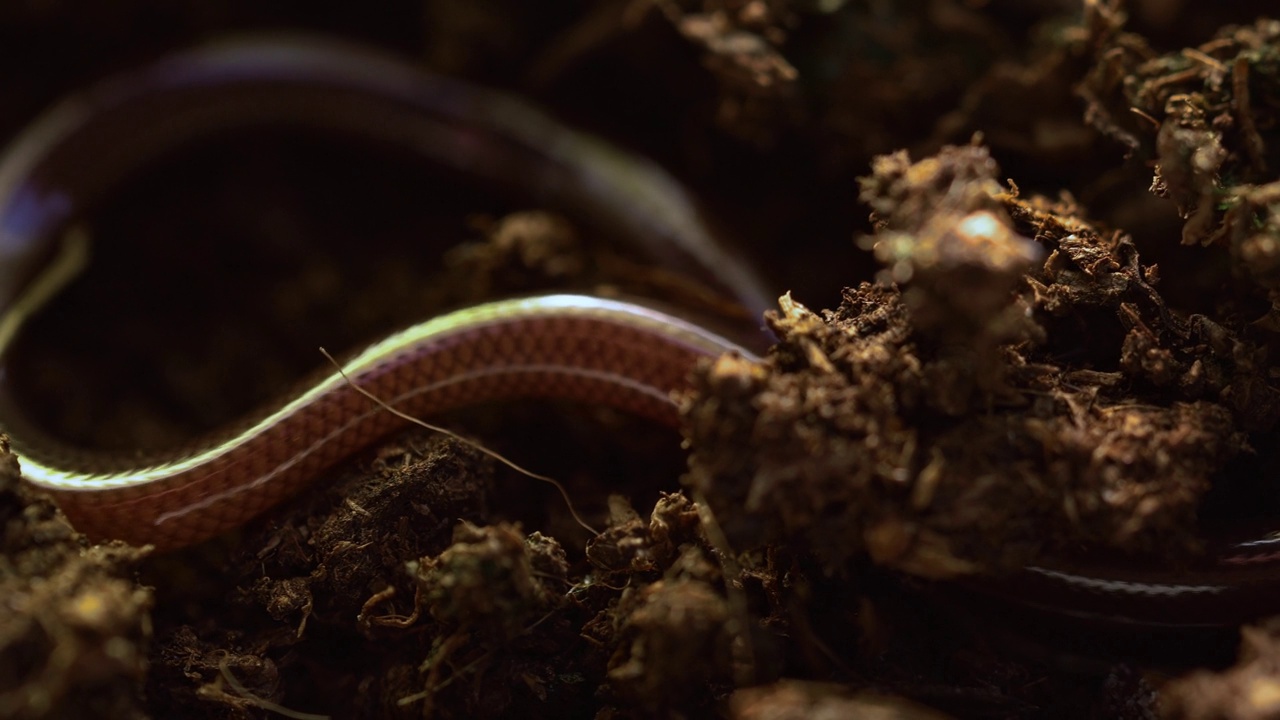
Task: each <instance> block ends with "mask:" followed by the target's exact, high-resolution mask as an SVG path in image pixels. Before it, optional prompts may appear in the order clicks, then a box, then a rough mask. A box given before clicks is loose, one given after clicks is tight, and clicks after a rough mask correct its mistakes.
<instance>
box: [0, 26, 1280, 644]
mask: <svg viewBox="0 0 1280 720" xmlns="http://www.w3.org/2000/svg"><path fill="white" fill-rule="evenodd" d="M262 125H273V126H283V127H292V126H298V127H305V128H308V129H319V130H325V131H331V132H334V133H339V134H345V135H350V136H356V137H359V138H364V139H371V140H374V141H377V142H382V143H385V144H391V145H393V146H395V147H397V148H401V149H403V150H404V151H405V152H407V153H412V154H416V155H420V156H422V157H423V158H424V159H425V160H427V161H430V162H434V163H438V164H440V165H443V166H445V167H449V168H452V169H454V170H456V171H458V172H460V173H463V174H465V175H467V176H469V177H474V178H478V179H482V180H484V181H487V182H489V183H491V184H493V185H497V186H501V187H503V188H505V189H507V190H512V191H516V192H518V193H521V194H523V195H524V196H526V197H527V198H528V199H530V200H533V201H535V202H537V203H539V204H540V205H545V206H550V207H555V208H557V209H562V210H565V211H567V212H568V213H570V214H571V215H572V216H574V217H575V218H576V219H579V220H582V221H585V222H587V223H590V224H593V225H594V226H596V227H599V228H604V229H607V230H608V231H609V232H610V233H611V234H612V235H614V236H616V237H618V238H620V240H622V241H624V242H628V243H630V244H631V245H633V246H635V247H636V248H638V249H641V250H643V251H645V252H648V253H649V254H650V255H651V256H652V257H653V258H654V259H655V260H656V261H658V262H662V263H665V264H669V265H675V266H679V267H681V268H683V269H685V270H691V271H693V272H696V273H700V275H701V277H703V278H704V279H706V280H707V282H708V283H709V284H711V285H712V286H713V287H714V289H716V290H718V291H720V292H721V293H722V294H725V295H728V296H731V297H733V298H735V299H736V300H737V302H738V303H740V304H741V305H742V306H743V307H744V308H745V309H746V310H747V311H748V312H749V313H750V314H751V315H752V316H754V317H759V314H760V312H762V311H763V310H764V309H765V308H766V307H768V306H769V305H770V304H771V303H770V301H769V299H770V296H771V295H770V293H769V292H767V291H766V290H765V289H764V288H765V284H764V283H762V282H761V281H760V280H758V279H757V276H756V274H755V273H754V272H752V271H751V269H750V268H749V267H748V266H747V265H746V263H744V262H743V261H742V260H740V259H739V258H738V256H737V255H735V254H734V253H732V252H730V251H728V250H727V249H725V248H724V247H723V246H722V245H721V244H720V243H719V242H718V241H717V239H716V237H717V236H716V234H715V233H714V232H713V231H712V229H711V228H710V223H709V221H708V220H707V218H706V217H704V215H703V214H702V213H701V212H700V211H699V210H698V207H697V204H696V203H695V202H694V201H693V200H692V199H691V198H690V196H689V195H688V193H687V192H685V191H684V190H683V189H682V188H681V187H680V185H679V184H678V183H676V182H675V181H674V180H673V179H672V178H671V177H670V176H669V175H668V174H667V173H665V172H664V171H662V170H661V169H660V168H658V167H657V166H656V165H654V164H652V163H650V162H647V161H645V160H643V159H641V158H636V157H634V156H631V155H629V154H627V153H625V152H622V151H620V150H618V149H617V148H615V147H613V146H610V145H608V144H606V143H604V142H602V141H600V140H597V139H594V138H591V137H589V136H585V135H582V134H580V133H578V132H575V131H573V130H570V129H568V128H566V127H564V126H562V125H560V124H559V123H557V122H555V121H554V120H552V119H550V118H549V117H547V116H546V115H543V114H542V113H540V112H538V111H536V110H534V109H532V108H530V107H529V106H527V105H524V104H522V103H520V102H519V101H516V100H514V99H512V98H509V97H507V96H504V95H501V94H498V93H494V92H492V91H487V90H484V89H481V88H477V87H474V86H471V85H467V84H465V83H461V82H458V81H455V80H450V79H447V78H440V77H433V76H430V75H428V74H425V73H423V72H422V71H421V70H419V69H416V68H414V67H412V66H410V65H407V64H405V63H402V62H400V61H398V60H395V59H393V58H389V57H387V56H384V55H381V54H379V53H377V52H375V51H372V50H368V49H364V48H358V47H353V46H350V45H345V44H341V43H337V42H333V41H328V40H319V39H314V38H298V37H288V38H280V37H271V38H245V39H240V40H236V41H229V42H223V43H220V44H214V45H209V46H205V47H202V48H197V49H195V50H190V51H186V52H184V53H180V54H178V55H174V56H170V57H168V58H166V59H163V60H161V61H159V62H157V63H155V64H153V65H151V66H148V67H146V68H144V69H142V70H139V71H136V72H133V73H129V74H125V75H122V76H119V77H115V78H110V79H107V80H105V81H103V82H101V83H99V84H97V85H95V86H93V87H91V88H89V89H88V90H86V91H83V92H81V93H78V94H76V95H74V96H72V97H71V98H68V99H67V100H65V101H64V102H62V103H61V104H59V105H57V106H55V107H54V108H52V109H51V110H50V111H48V112H47V113H45V114H44V115H42V116H41V117H39V118H38V119H37V120H36V121H35V122H34V123H33V124H32V125H31V126H30V127H29V128H28V129H27V130H26V131H24V132H23V133H21V134H20V135H19V136H18V137H17V138H15V139H14V140H13V142H12V143H11V145H10V146H9V148H8V150H7V151H6V152H5V153H4V155H3V156H0V360H3V359H4V354H5V353H7V351H8V349H9V348H10V346H11V345H12V343H13V341H14V339H15V338H16V337H17V335H18V334H19V331H20V330H21V327H22V325H23V323H24V321H25V320H26V319H27V318H29V317H30V316H31V315H32V314H33V313H35V312H36V311H38V309H39V308H40V306H41V305H42V304H43V303H44V302H45V301H47V300H48V299H49V297H50V296H51V295H53V294H54V293H56V291H57V289H58V287H59V286H60V284H61V283H62V282H64V281H65V276H66V275H67V274H68V273H69V272H71V271H70V270H68V269H67V268H68V267H71V266H74V264H75V261H74V252H73V251H74V243H73V242H70V241H68V242H64V243H62V244H60V243H59V242H58V240H59V239H60V238H63V237H65V235H64V232H65V230H66V228H67V224H68V221H69V220H70V219H72V218H73V217H74V216H75V215H77V214H78V213H81V212H83V211H84V210H85V208H87V207H90V206H92V205H93V204H94V203H95V202H98V201H99V200H100V199H101V198H102V196H103V195H104V194H106V193H107V192H109V191H110V190H111V189H113V188H115V187H117V186H119V185H120V184H121V183H122V182H123V181H125V180H127V179H128V177H129V176H131V175H134V174H136V172H137V171H139V170H140V169H143V168H145V167H146V165H147V164H148V163H149V162H151V161H153V160H156V159H159V158H163V157H164V156H166V155H167V154H170V153H172V152H173V151H174V150H175V149H176V148H180V147H182V146H185V145H188V144H191V143H195V142H199V141H201V140H202V139H204V138H207V137H209V136H210V135H211V134H213V133H215V132H222V131H225V130H226V129H227V128H229V127H231V128H236V127H254V126H262ZM68 258H70V259H68ZM60 268H61V269H60ZM746 342H747V343H748V344H752V345H754V346H756V347H758V346H760V345H763V344H765V343H766V342H767V339H766V338H764V337H763V336H762V335H756V336H755V339H754V340H751V339H748V340H747V341H746ZM726 352H736V353H739V354H740V355H742V356H744V357H747V358H751V357H752V355H751V351H750V350H748V349H746V348H744V347H742V346H741V345H740V344H739V343H738V342H735V341H733V340H730V339H728V338H726V337H723V336H721V335H719V334H717V333H715V332H712V331H709V330H707V329H705V328H703V327H701V326H699V325H698V324H695V323H693V322H689V321H686V320H683V319H680V318H677V317H674V316H671V315H668V314H664V313H661V312H657V311H655V310H652V309H649V308H647V307H644V306H642V305H638V304H632V303H627V302H619V301H610V300H603V299H600V298H595V297H589V296H582V295H551V296H540V297H532V298H524V299H520V300H511V301H502V302H495V303H490V304H486V305H482V306H478V307H473V308H468V309H464V310H461V311H457V312H454V313H450V314H447V315H443V316H440V317H437V318H435V319H432V320H430V321H428V322H425V323H422V324H420V325H417V326H414V327H411V328H409V329H407V330H404V331H401V332H399V333H397V334H395V335H393V336H391V337H389V338H387V339H385V340H383V341H381V342H378V343H376V344H374V345H372V346H370V347H369V348H367V349H365V350H364V351H363V352H360V353H359V354H357V355H355V356H354V357H353V359H351V360H349V361H348V362H347V363H346V364H345V370H346V372H347V374H348V375H349V376H350V378H351V380H352V381H354V382H356V383H359V384H360V385H361V386H363V387H364V388H366V389H367V390H369V391H371V392H373V393H374V394H376V395H377V396H379V397H380V398H382V399H384V400H385V401H387V402H388V403H391V404H393V405H395V406H396V407H397V408H398V409H400V410H402V411H404V412H407V413H409V414H412V415H418V416H421V415H431V414H435V413H438V412H441V411H443V410H447V409H449V408H455V407H459V406H464V405H469V404H474V403H478V402H482V401H501V400H504V399H509V398H515V397H530V396H541V397H554V398H567V399H573V400H579V401H583V402H587V403H602V404H608V405H612V406H615V407H617V408H621V409H623V410H627V411H631V412H635V413H639V414H641V415H644V416H647V417H650V418H653V419H656V420H658V421H661V422H665V423H668V424H673V423H674V422H675V405H674V401H673V400H672V392H673V391H674V390H677V389H680V388H682V387H684V386H685V384H686V382H687V376H688V374H689V371H690V370H691V368H692V366H693V365H694V363H695V362H696V361H697V360H698V359H699V358H702V357H707V356H714V355H718V354H721V353H726ZM3 369H4V371H5V373H6V374H5V376H4V380H3V382H0V389H2V388H4V387H7V383H11V382H13V378H11V377H9V376H8V368H7V366H6V367H3ZM4 395H6V396H7V393H5V394H4ZM403 424H404V421H402V420H400V419H399V418H397V417H395V416H394V415H392V414H390V413H387V412H385V411H384V410H381V409H379V408H377V407H375V406H374V405H372V404H371V403H370V402H369V400H368V399H366V398H365V397H363V396H361V395H359V394H358V393H357V392H356V391H355V390H354V389H353V388H351V387H350V386H349V385H348V384H347V383H346V381H345V380H343V379H342V378H341V377H340V376H339V375H338V374H337V373H336V372H335V373H332V374H330V375H328V376H327V377H325V378H324V379H322V380H320V381H319V382H318V383H317V384H316V385H314V386H311V387H310V388H308V389H306V390H305V391H303V392H301V394H299V395H297V396H296V397H293V398H291V399H289V400H287V401H285V402H284V403H282V404H279V405H276V406H273V407H271V408H269V409H267V410H266V411H264V412H262V413H260V414H258V415H256V416H253V417H251V418H249V419H247V420H244V421H242V422H240V423H237V424H235V425H234V426H232V427H229V428H227V429H226V430H224V431H222V432H220V433H217V434H215V435H214V436H211V437H208V438H203V439H201V440H199V441H197V442H196V443H195V444H192V445H189V446H185V447H181V448H176V449H174V450H172V451H169V452H166V453H163V454H160V455H156V456H153V457H150V458H148V459H147V460H146V461H145V462H141V461H139V459H138V458H137V457H136V456H131V457H122V456H120V455H118V454H110V453H100V452H94V451H90V450H85V449H81V448H72V447H66V446H64V445H62V444H60V443H58V442H57V441H55V440H53V439H51V438H49V437H48V436H47V435H45V434H44V433H42V432H41V431H40V430H39V428H36V427H34V426H33V424H32V423H31V422H29V421H27V420H26V418H25V416H24V414H23V413H22V412H21V408H20V407H18V406H17V404H16V403H14V402H13V400H12V398H9V397H3V398H0V428H3V430H4V431H5V432H6V433H7V434H8V435H9V436H10V438H11V443H12V448H13V450H14V451H15V452H16V453H17V455H18V456H19V461H20V463H21V468H22V473H23V476H24V478H25V479H26V480H27V481H28V482H29V483H31V484H32V485H34V486H36V487H39V488H41V489H43V490H44V491H46V492H48V493H49V494H50V495H51V496H52V497H53V498H54V500H55V501H56V502H57V503H58V505H59V506H60V507H61V508H62V510H63V511H64V512H65V513H66V515H67V516H68V518H70V520H71V522H72V523H73V524H74V525H75V527H76V528H77V529H79V530H81V531H83V532H85V533H86V534H88V535H89V536H90V537H92V538H95V539H109V538H119V539H123V540H126V541H129V542H131V543H135V544H144V543H151V544H154V545H156V546H157V547H159V548H161V549H172V548H178V547H181V546H184V545H188V544H191V543H195V542H199V541H201V540H204V539H207V538H209V537H212V536H214V535H216V534H218V533H220V532H223V531H226V530H228V529H230V528H233V527H235V526H237V525H240V524H242V523H244V522H245V521H247V520H249V519H250V518H252V517H254V516H256V515H259V514H261V513H262V512H264V511H266V510H267V509H268V508H270V507H272V506H274V505H276V504H277V503H279V502H280V501H281V500H283V499H285V498H287V497H289V496H291V495H293V494H295V493H297V492H298V491H299V489H300V488H301V487H302V486H304V485H305V484H306V483H308V482H310V481H311V480H312V479H314V478H315V477H316V476H317V475H318V474H319V473H320V472H321V471H322V470H323V469H325V468H326V467H329V466H331V465H333V464H334V463H336V462H338V461H340V460H342V459H343V458H346V457H348V456H350V455H351V454H352V453H353V452H355V451H356V450H358V449H360V448H364V447H367V446H368V445H369V444H370V443H372V442H373V441H375V440H376V439H378V438H380V437H383V436H385V435H387V434H388V433H390V432H392V431H394V430H395V429H396V428H398V427H401V426H402V425H403ZM1211 545H1212V543H1211ZM1214 548H1215V549H1213V550H1212V552H1211V554H1210V556H1209V557H1208V558H1207V560H1206V562H1205V563H1204V564H1203V565H1198V566H1196V567H1194V568H1189V569H1186V570H1185V571H1183V570H1180V569H1177V568H1161V567H1139V568H1135V567H1133V566H1130V565H1126V566H1121V565H1118V564H1111V565H1108V564H1092V565H1084V566H1079V567H1067V566H1062V565H1058V566H1054V567H1052V568H1051V567H1029V568H1027V569H1025V570H1023V571H1022V572H1020V573H1017V574H1016V575H1014V576H1011V577H1008V578H1005V579H1002V580H999V581H992V582H990V583H986V582H984V581H978V582H976V587H978V588H979V590H980V591H982V592H990V594H992V595H995V596H998V597H1000V598H1013V599H1014V600H1015V601H1017V602H1018V603H1020V604H1022V605H1024V606H1027V607H1033V608H1038V609H1040V610H1043V611H1046V612H1048V613H1049V614H1050V615H1051V616H1054V617H1063V616H1073V617H1077V618H1085V619H1089V620H1093V621H1107V622H1111V623H1118V624H1125V625H1133V626H1145V625H1150V626H1161V627H1165V626H1178V627H1185V626H1192V627H1198V626H1218V625H1230V624H1233V623H1237V622H1240V621H1241V620H1243V619H1246V618H1248V617H1253V616H1257V615H1260V614H1264V613H1266V612H1269V611H1271V610H1272V609H1274V608H1280V542H1277V541H1275V540H1273V539H1271V538H1270V536H1269V535H1260V536H1258V537H1253V538H1249V539H1247V541H1246V542H1229V543H1227V542H1223V543H1217V544H1216V545H1214Z"/></svg>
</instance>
